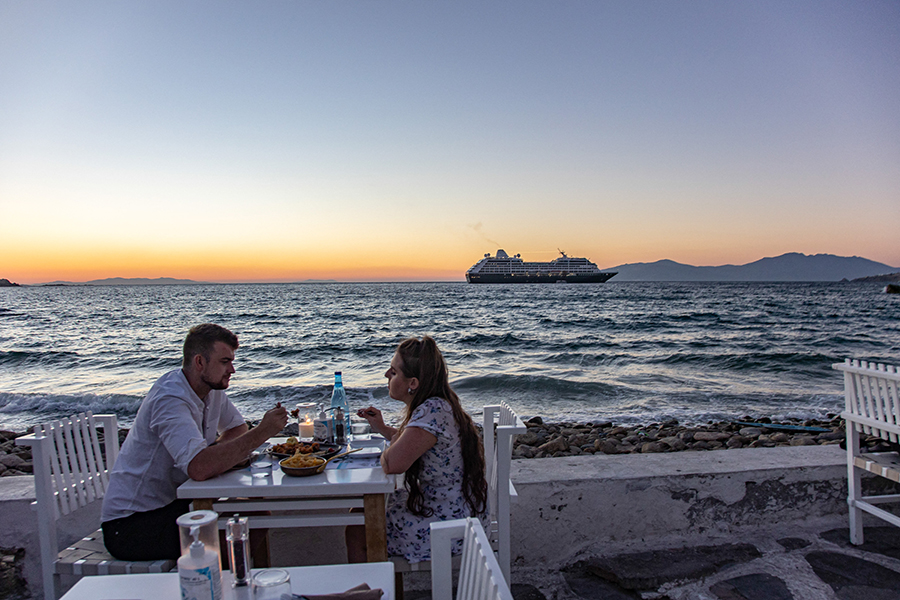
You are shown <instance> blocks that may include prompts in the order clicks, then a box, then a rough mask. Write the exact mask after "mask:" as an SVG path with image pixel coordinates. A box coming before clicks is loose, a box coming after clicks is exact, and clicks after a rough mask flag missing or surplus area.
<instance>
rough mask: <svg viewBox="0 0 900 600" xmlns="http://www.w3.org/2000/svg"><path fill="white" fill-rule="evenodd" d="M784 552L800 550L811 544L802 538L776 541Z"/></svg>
mask: <svg viewBox="0 0 900 600" xmlns="http://www.w3.org/2000/svg"><path fill="white" fill-rule="evenodd" d="M776 541H777V542H778V543H779V544H781V547H782V548H784V549H785V550H801V549H803V548H806V547H807V546H809V545H810V544H811V543H812V542H810V541H809V540H804V539H803V538H781V539H780V540H776Z"/></svg>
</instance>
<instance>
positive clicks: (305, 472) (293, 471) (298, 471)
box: [278, 456, 328, 477]
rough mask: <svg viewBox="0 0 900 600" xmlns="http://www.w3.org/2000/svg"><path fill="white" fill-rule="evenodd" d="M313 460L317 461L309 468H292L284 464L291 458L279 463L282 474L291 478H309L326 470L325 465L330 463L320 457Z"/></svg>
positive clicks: (314, 457)
mask: <svg viewBox="0 0 900 600" xmlns="http://www.w3.org/2000/svg"><path fill="white" fill-rule="evenodd" d="M311 459H312V460H313V461H315V464H313V465H312V466H309V467H291V466H289V465H286V464H284V463H285V462H287V461H288V460H290V457H288V458H284V459H282V460H281V461H279V462H278V465H279V466H280V467H281V472H282V473H284V474H285V475H289V476H291V477H309V476H310V475H316V474H318V473H321V472H322V471H324V470H325V465H326V464H327V463H328V461H327V460H325V459H324V458H321V457H319V456H313V457H311Z"/></svg>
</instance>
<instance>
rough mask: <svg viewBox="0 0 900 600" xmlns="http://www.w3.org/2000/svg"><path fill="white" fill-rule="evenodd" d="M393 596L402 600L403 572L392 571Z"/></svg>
mask: <svg viewBox="0 0 900 600" xmlns="http://www.w3.org/2000/svg"><path fill="white" fill-rule="evenodd" d="M394 598H396V600H403V573H394Z"/></svg>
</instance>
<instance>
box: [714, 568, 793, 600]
mask: <svg viewBox="0 0 900 600" xmlns="http://www.w3.org/2000/svg"><path fill="white" fill-rule="evenodd" d="M709 591H710V592H712V593H713V594H715V595H716V596H718V598H719V600H793V598H794V596H793V594H791V592H790V590H789V589H788V587H787V584H785V583H784V581H782V580H781V579H779V578H778V577H775V576H774V575H769V574H767V573H753V574H751V575H744V576H742V577H735V578H733V579H728V580H726V581H720V582H719V583H717V584H715V585H713V586H711V587H710V588H709Z"/></svg>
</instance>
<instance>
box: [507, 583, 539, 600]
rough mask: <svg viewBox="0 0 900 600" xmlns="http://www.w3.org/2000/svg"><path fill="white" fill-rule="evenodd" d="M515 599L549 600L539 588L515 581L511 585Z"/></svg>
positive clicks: (511, 591)
mask: <svg viewBox="0 0 900 600" xmlns="http://www.w3.org/2000/svg"><path fill="white" fill-rule="evenodd" d="M509 591H510V593H512V597H513V600H547V597H546V596H544V594H542V593H541V591H540V590H539V589H537V588H536V587H534V586H533V585H529V584H527V583H514V584H512V585H510V586H509Z"/></svg>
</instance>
